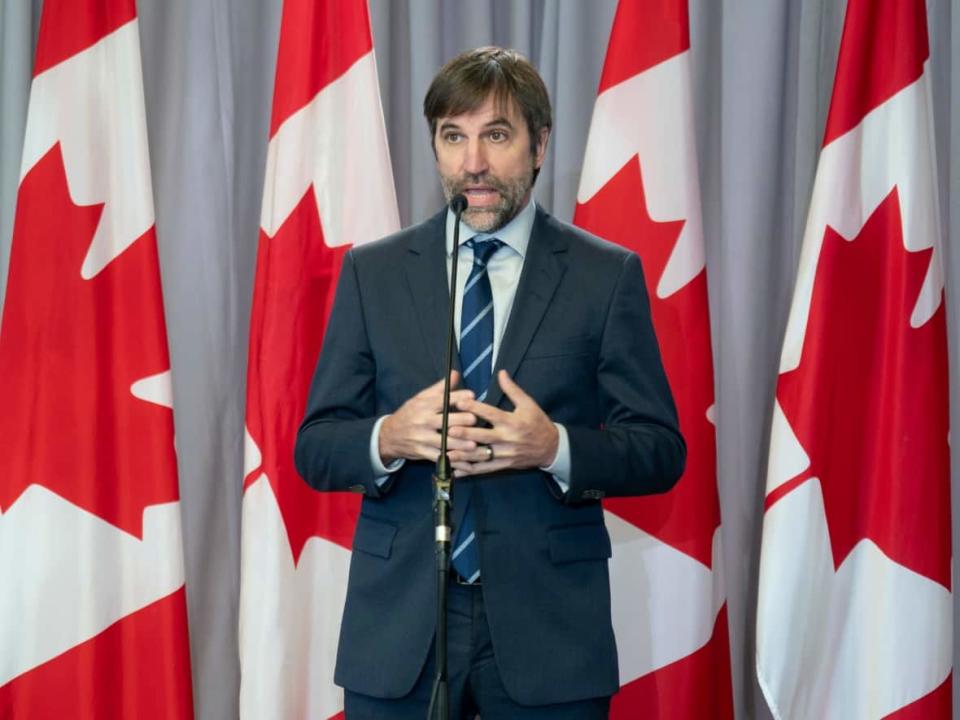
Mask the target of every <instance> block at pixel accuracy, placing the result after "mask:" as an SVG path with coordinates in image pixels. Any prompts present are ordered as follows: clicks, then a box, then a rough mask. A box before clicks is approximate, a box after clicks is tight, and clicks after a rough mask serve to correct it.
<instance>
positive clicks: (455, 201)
mask: <svg viewBox="0 0 960 720" xmlns="http://www.w3.org/2000/svg"><path fill="white" fill-rule="evenodd" d="M450 209H451V210H453V213H454V215H459V214H460V213H462V212H463V211H464V210H466V209H467V196H466V195H464V194H463V193H458V194H456V195H454V196H453V197H452V198H450Z"/></svg>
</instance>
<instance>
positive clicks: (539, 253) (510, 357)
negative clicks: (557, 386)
mask: <svg viewBox="0 0 960 720" xmlns="http://www.w3.org/2000/svg"><path fill="white" fill-rule="evenodd" d="M566 251H567V243H566V238H564V236H563V234H562V233H561V232H559V230H558V229H557V228H556V226H555V224H554V221H553V220H552V218H551V217H550V216H549V215H547V214H546V213H545V212H544V211H543V210H541V209H540V208H539V207H538V208H537V217H536V219H535V220H534V222H533V230H532V231H531V233H530V244H529V245H528V246H527V256H526V258H524V261H523V270H522V271H521V273H520V282H519V284H518V286H517V292H516V294H515V295H514V297H513V308H512V309H511V311H510V319H509V320H508V321H507V328H506V330H505V331H504V334H503V342H502V344H501V346H500V351H499V352H498V353H497V362H496V365H495V366H494V368H493V376H492V377H491V379H490V387H489V388H488V390H487V400H486V402H487V403H488V404H489V405H493V406H497V405H499V404H500V401H501V400H502V399H503V391H502V390H501V389H500V383H499V382H498V381H497V373H498V372H499V371H500V370H501V369H502V370H506V371H507V372H508V373H509V374H510V377H513V376H514V374H515V373H516V370H517V367H518V366H519V365H520V361H521V360H522V359H523V355H524V353H526V351H527V347H528V346H529V345H530V341H531V340H532V339H533V336H534V334H535V333H536V331H537V328H538V327H540V321H541V320H542V319H543V314H544V313H545V312H546V310H547V307H549V305H550V301H551V300H552V299H553V295H554V293H555V292H556V290H557V286H558V285H559V284H560V279H561V278H562V277H563V273H564V272H565V271H566V263H565V254H566Z"/></svg>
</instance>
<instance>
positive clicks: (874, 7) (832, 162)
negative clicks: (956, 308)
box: [757, 0, 953, 720]
mask: <svg viewBox="0 0 960 720" xmlns="http://www.w3.org/2000/svg"><path fill="white" fill-rule="evenodd" d="M929 54H930V53H929V49H928V45H927V20H926V13H925V7H924V2H923V0H902V1H898V2H872V1H871V0H849V2H848V4H847V15H846V21H845V24H844V29H843V37H842V40H841V45H840V55H839V59H838V61H837V73H836V79H835V81H834V88H833V99H832V102H831V105H830V112H829V116H828V119H827V127H826V133H825V137H824V141H823V147H822V149H821V151H820V160H819V165H818V168H817V175H816V180H815V182H814V188H813V197H812V199H811V202H810V210H809V214H808V217H807V225H806V232H805V234H804V238H803V249H802V252H801V257H800V267H799V270H798V275H797V284H796V288H795V290H794V297H793V304H792V307H791V312H790V319H789V322H788V325H787V331H786V336H785V339H784V345H783V354H782V357H781V360H780V377H779V380H778V383H777V393H776V404H775V408H774V417H773V427H772V431H771V445H770V461H769V468H768V474H767V493H766V502H765V512H764V518H763V540H762V542H763V546H762V553H761V564H760V592H759V604H758V610H757V676H758V679H759V681H760V686H761V688H762V689H763V692H764V695H765V696H766V699H767V703H768V704H769V706H770V708H771V710H772V712H773V714H774V716H775V717H777V718H817V719H818V720H819V719H822V718H825V719H830V718H837V719H841V718H842V719H843V720H848V719H849V718H881V717H884V718H898V719H905V718H925V719H926V718H949V717H950V716H951V676H952V641H951V639H952V636H953V633H952V627H951V618H952V612H953V602H952V593H951V579H950V578H951V552H950V537H951V536H950V486H949V450H948V446H947V433H948V416H947V401H948V392H947V345H946V330H945V319H944V299H943V274H942V270H941V260H940V250H939V247H940V215H939V207H938V202H937V174H936V163H935V158H936V155H935V150H934V137H933V126H932V115H931V110H930V90H929V82H930V80H929V79H930V66H929Z"/></svg>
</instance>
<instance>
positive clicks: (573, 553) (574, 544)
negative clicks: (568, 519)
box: [547, 524, 612, 565]
mask: <svg viewBox="0 0 960 720" xmlns="http://www.w3.org/2000/svg"><path fill="white" fill-rule="evenodd" d="M547 542H548V545H549V547H550V559H551V560H553V562H554V563H555V564H557V565H559V564H562V563H571V562H578V561H580V560H607V559H608V558H609V557H610V555H611V554H612V552H611V548H610V535H609V534H608V533H607V528H606V527H605V526H603V525H597V524H591V525H570V526H567V527H558V528H553V529H552V530H549V531H548V532H547Z"/></svg>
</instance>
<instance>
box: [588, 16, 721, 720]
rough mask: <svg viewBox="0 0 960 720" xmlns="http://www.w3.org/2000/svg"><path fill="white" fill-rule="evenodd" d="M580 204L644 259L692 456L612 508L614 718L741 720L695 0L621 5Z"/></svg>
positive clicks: (608, 234)
mask: <svg viewBox="0 0 960 720" xmlns="http://www.w3.org/2000/svg"><path fill="white" fill-rule="evenodd" d="M577 202H578V204H577V208H576V212H575V214H574V222H575V223H576V224H577V225H580V226H581V227H583V228H585V229H587V230H589V231H591V232H593V233H595V234H597V235H599V236H601V237H604V238H607V239H609V240H612V241H614V242H617V243H619V244H621V245H623V246H624V247H627V248H629V249H631V250H633V251H635V252H636V253H637V254H638V255H639V256H640V258H641V260H642V261H643V266H644V272H645V273H646V279H647V287H648V290H649V292H650V305H651V312H652V315H653V324H654V328H655V330H656V333H657V338H658V340H659V342H660V350H661V354H662V356H663V361H664V366H665V368H666V372H667V377H668V379H669V381H670V386H671V388H672V389H673V394H674V398H675V400H676V403H677V409H678V412H679V416H680V429H681V431H682V432H683V435H684V438H685V439H686V441H687V448H688V454H687V469H686V472H685V473H684V475H683V477H682V478H681V479H680V482H679V483H678V484H677V486H676V487H675V488H674V489H673V490H672V491H671V492H669V493H667V494H666V495H662V496H654V497H646V498H628V499H617V500H613V501H605V503H604V504H605V507H606V514H607V525H608V527H609V528H610V531H611V536H612V538H613V542H614V552H613V559H612V561H611V585H612V588H611V590H612V596H613V597H612V601H613V619H614V629H615V631H616V634H617V646H618V648H619V653H620V684H621V689H620V693H619V694H618V695H617V696H616V697H615V698H614V700H613V705H612V708H611V717H614V718H636V717H641V716H642V717H649V718H657V717H661V718H670V719H671V720H674V719H679V720H685V719H689V720H694V719H698V720H699V719H702V718H732V717H733V699H732V690H731V684H730V648H729V640H728V631H727V615H726V600H725V593H724V588H723V577H722V573H721V572H720V570H719V568H718V565H719V562H720V557H721V555H720V504H719V498H718V495H717V479H716V438H715V431H714V425H713V404H714V395H713V360H712V352H711V347H710V316H709V310H708V307H707V275H706V266H705V264H704V247H703V227H702V224H701V218H700V187H699V179H698V175H697V159H696V144H695V140H694V126H693V106H692V100H691V87H690V33H689V22H688V15H687V3H686V0H658V1H656V2H650V1H644V0H620V3H619V5H618V6H617V12H616V16H615V17H614V21H613V29H612V31H611V34H610V44H609V46H608V48H607V57H606V61H605V63H604V67H603V74H602V76H601V78H600V90H599V93H598V96H597V102H596V105H595V107H594V111H593V119H592V121H591V125H590V134H589V137H588V139H587V149H586V156H585V159H584V166H583V174H582V176H581V178H580V188H579V191H578V193H577Z"/></svg>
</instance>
